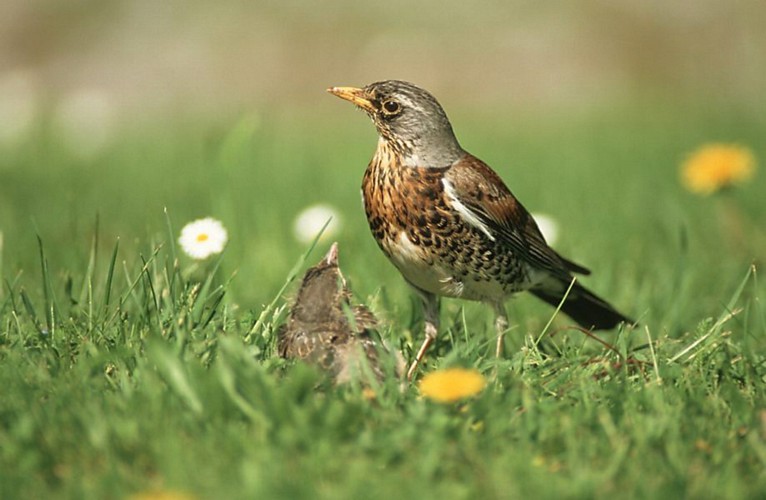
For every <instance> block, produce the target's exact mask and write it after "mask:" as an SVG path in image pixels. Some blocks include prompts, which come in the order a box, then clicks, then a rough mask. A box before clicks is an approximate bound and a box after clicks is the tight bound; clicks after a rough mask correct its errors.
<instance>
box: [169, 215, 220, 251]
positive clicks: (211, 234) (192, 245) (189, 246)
mask: <svg viewBox="0 0 766 500" xmlns="http://www.w3.org/2000/svg"><path fill="white" fill-rule="evenodd" d="M226 241H227V234H226V229H225V228H224V227H223V224H221V222H220V221H217V220H215V219H213V218H212V217H207V218H205V219H198V220H195V221H192V222H190V223H188V224H186V225H185V226H184V228H183V229H182V230H181V237H180V238H178V243H179V244H180V245H181V248H182V249H183V251H184V252H186V254H187V255H188V256H189V257H191V258H192V259H198V260H201V259H206V258H208V257H210V256H211V255H213V254H216V253H221V252H222V251H223V247H224V246H226Z"/></svg>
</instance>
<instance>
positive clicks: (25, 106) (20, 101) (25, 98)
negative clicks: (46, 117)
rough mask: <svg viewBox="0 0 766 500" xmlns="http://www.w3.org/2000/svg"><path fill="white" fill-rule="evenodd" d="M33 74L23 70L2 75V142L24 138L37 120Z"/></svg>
mask: <svg viewBox="0 0 766 500" xmlns="http://www.w3.org/2000/svg"><path fill="white" fill-rule="evenodd" d="M37 97H38V96H37V89H36V87H35V83H34V78H33V76H32V74H30V73H29V72H27V71H23V70H15V71H9V72H7V73H4V74H3V75H0V144H3V145H12V144H15V143H17V142H19V141H20V140H22V139H23V138H24V136H26V135H27V134H28V133H29V131H30V129H31V128H32V125H33V124H34V121H35V116H36V114H37V108H38V99H37Z"/></svg>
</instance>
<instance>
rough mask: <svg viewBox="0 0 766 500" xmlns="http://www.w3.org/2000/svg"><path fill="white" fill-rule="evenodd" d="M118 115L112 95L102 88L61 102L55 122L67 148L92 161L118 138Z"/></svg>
mask: <svg viewBox="0 0 766 500" xmlns="http://www.w3.org/2000/svg"><path fill="white" fill-rule="evenodd" d="M115 113H116V110H115V108H114V102H113V100H112V99H111V98H110V97H109V94H107V93H106V92H104V91H102V90H98V89H83V90H79V91H77V92H74V93H72V94H70V95H68V96H66V97H65V98H64V99H63V100H62V101H61V102H60V103H59V105H58V107H57V108H56V111H55V115H54V121H55V123H56V126H57V127H58V129H59V133H60V134H61V138H62V140H63V141H64V145H65V146H66V147H67V149H69V150H70V151H71V152H72V153H73V154H75V155H77V156H78V157H80V158H84V159H88V158H93V157H94V156H96V155H98V154H99V153H100V152H101V151H102V150H103V149H104V148H106V147H107V146H108V145H109V144H111V142H112V140H113V139H114V132H115V125H116V121H115V118H116V116H115Z"/></svg>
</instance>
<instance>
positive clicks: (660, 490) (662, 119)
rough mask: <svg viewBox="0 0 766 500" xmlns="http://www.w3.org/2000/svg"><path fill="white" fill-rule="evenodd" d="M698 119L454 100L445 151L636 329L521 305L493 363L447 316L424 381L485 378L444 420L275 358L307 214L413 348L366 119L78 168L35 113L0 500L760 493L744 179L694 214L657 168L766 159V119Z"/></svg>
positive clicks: (238, 136) (341, 112)
mask: <svg viewBox="0 0 766 500" xmlns="http://www.w3.org/2000/svg"><path fill="white" fill-rule="evenodd" d="M341 108H342V107H341ZM695 109H697V108H694V109H691V110H690V109H684V108H683V107H677V108H672V107H671V108H668V107H667V106H662V105H659V104H657V103H655V104H653V105H648V106H646V105H644V106H625V107H623V108H619V109H609V110H604V111H601V112H599V111H594V112H592V113H590V114H588V115H582V116H568V117H565V119H562V117H556V116H547V117H537V118H533V117H531V116H524V115H523V114H522V115H521V116H519V115H516V116H514V119H513V120H508V116H505V115H503V116H500V115H492V116H489V117H488V116H478V115H475V114H473V115H472V114H467V113H463V114H460V112H459V110H458V111H456V113H455V115H454V116H453V118H454V122H455V124H456V131H457V133H458V135H459V137H460V138H461V139H462V142H463V144H464V146H466V147H467V148H468V149H469V150H471V151H473V152H474V153H476V154H478V155H479V156H480V157H482V158H484V159H485V160H486V161H488V163H490V164H491V165H493V166H495V167H496V169H497V170H498V171H499V173H500V174H501V176H502V177H503V178H504V179H505V180H506V181H507V182H508V184H509V185H510V186H511V187H512V189H513V190H514V192H515V193H516V194H517V195H518V196H519V197H520V198H521V199H522V200H523V201H524V203H525V204H526V205H527V206H528V208H530V209H532V210H533V211H544V212H546V213H548V214H551V215H553V216H554V217H556V219H557V220H559V222H560V223H561V232H562V235H561V241H560V243H559V244H558V245H557V248H558V249H559V250H560V251H561V252H562V253H563V254H565V255H568V256H571V257H572V258H573V259H575V260H577V261H579V262H582V263H583V264H585V265H587V266H589V267H591V268H593V270H594V275H593V276H592V277H588V278H587V279H586V281H585V283H586V284H587V285H588V286H589V287H592V288H593V289H594V290H597V291H598V292H600V293H601V294H603V295H605V296H608V297H609V298H610V299H611V300H612V301H613V302H614V303H615V304H617V305H618V306H619V307H620V308H621V309H623V310H625V311H626V312H627V313H628V314H630V315H632V316H635V317H638V318H639V320H640V321H641V326H640V327H639V328H638V329H636V330H632V331H618V332H613V333H603V334H601V335H600V337H601V338H602V339H604V340H606V341H607V342H609V344H611V346H613V348H610V347H605V346H604V345H602V344H600V343H599V342H597V341H595V340H593V339H591V338H589V337H587V336H585V335H583V334H582V333H581V332H579V331H577V330H573V329H567V328H566V326H567V325H568V324H569V322H568V321H567V320H566V318H563V317H557V318H555V319H554V320H553V323H552V324H551V326H550V328H548V329H547V330H546V333H545V335H541V333H542V332H543V331H544V329H545V327H546V324H547V323H548V321H549V320H550V317H551V313H552V310H551V308H549V307H547V306H544V305H541V304H539V303H537V302H535V301H534V300H533V299H531V298H529V297H525V296H520V297H518V298H517V299H514V300H513V301H510V302H509V304H508V306H509V312H510V316H511V318H512V323H513V325H514V326H513V330H512V332H511V334H510V335H509V336H508V337H509V338H508V341H507V357H506V358H504V359H501V360H496V359H494V357H493V356H492V355H491V353H492V352H493V348H494V342H493V339H492V335H491V331H492V329H491V328H492V318H491V314H490V312H489V311H488V309H486V308H484V307H482V306H480V305H476V304H465V303H461V302H457V301H446V302H445V303H444V304H443V308H442V321H443V333H442V336H441V338H440V341H439V342H438V343H437V345H436V347H435V349H434V350H433V351H432V352H431V354H430V356H429V358H428V362H427V365H426V367H425V368H424V370H434V369H436V368H439V367H447V366H467V367H476V368H477V369H479V370H480V371H482V372H483V373H484V374H485V375H486V376H487V377H488V378H489V380H490V383H489V385H488V387H487V388H486V389H485V391H484V392H482V393H481V394H480V395H478V396H477V397H476V398H474V399H471V400H469V401H467V402H465V403H463V404H456V405H445V406H442V405H438V404H435V403H432V402H430V401H427V400H423V399H421V398H419V397H418V391H417V388H416V387H414V386H413V387H409V388H407V389H406V390H405V391H404V392H401V391H400V390H399V384H398V382H397V381H396V380H394V379H391V380H388V381H386V383H385V384H384V385H383V386H382V387H380V388H379V389H378V391H377V398H376V399H375V400H372V401H371V400H369V399H366V398H364V397H363V396H362V393H361V388H360V387H357V386H352V387H345V388H332V387H329V386H328V385H327V383H326V382H325V381H323V379H322V377H321V375H320V374H318V373H316V372H315V371H313V370H312V369H311V368H309V367H306V366H303V365H300V364H291V363H286V362H284V361H282V360H280V359H278V358H276V357H275V354H274V331H275V328H276V327H277V326H278V325H279V324H280V323H281V322H282V321H283V320H284V317H285V313H286V310H285V305H286V304H287V303H289V296H290V291H291V290H293V289H294V283H293V284H288V286H287V288H286V291H287V293H286V296H285V294H283V293H282V292H281V290H282V289H283V286H284V285H285V284H286V283H287V282H289V278H290V277H291V276H292V275H293V274H294V273H293V272H291V269H294V268H295V272H297V273H298V274H300V273H301V272H302V270H303V269H304V268H305V267H306V265H308V264H309V263H313V261H315V260H316V259H318V258H319V257H320V254H321V253H322V252H323V251H324V249H325V246H326V245H327V242H323V243H321V244H320V245H319V248H317V249H316V250H315V251H314V252H313V253H311V254H310V256H308V257H307V259H306V261H304V260H303V258H304V256H305V255H306V252H307V250H308V249H307V248H306V247H304V246H302V245H298V244H296V243H294V242H293V240H292V236H291V227H290V225H291V221H292V219H293V217H294V216H295V214H296V213H297V212H298V211H299V210H300V209H301V208H302V207H304V206H305V205H307V204H309V203H311V202H314V201H327V202H330V203H332V204H333V205H335V206H336V207H338V209H339V210H340V212H341V214H342V215H343V218H344V220H343V229H342V231H341V233H340V234H339V235H338V236H337V238H338V240H339V242H340V259H341V265H342V267H343V269H344V272H345V274H346V275H347V276H348V277H349V278H350V280H351V284H352V287H353V288H354V290H355V292H356V294H357V296H358V297H359V298H360V300H363V301H365V302H367V303H368V304H370V305H371V306H372V307H373V309H375V311H376V312H377V313H378V314H379V316H381V317H382V318H384V319H385V326H384V327H383V328H382V335H383V336H384V337H387V338H389V339H392V340H393V341H394V342H395V343H397V342H398V343H399V345H401V346H402V347H403V349H404V350H405V353H406V354H407V355H411V350H412V348H413V345H415V347H416V346H417V344H418V342H419V340H420V328H421V326H420V320H419V312H418V310H417V307H414V305H415V303H414V301H413V299H412V297H411V295H410V294H409V292H408V290H407V289H406V287H405V285H404V283H403V282H402V280H401V279H400V278H399V277H398V276H397V275H396V273H394V272H392V268H391V267H390V265H389V264H387V263H386V261H385V258H384V257H383V256H382V255H381V254H380V252H379V250H378V249H377V248H376V247H375V244H374V242H373V241H372V239H371V238H370V237H369V234H368V230H367V228H366V226H365V224H366V222H365V221H364V219H363V214H362V211H361V209H360V208H359V200H358V186H359V182H360V179H361V173H362V169H363V167H364V164H365V162H366V161H367V159H368V158H369V156H370V155H371V152H372V148H373V145H374V140H375V139H374V134H373V132H372V128H371V127H369V126H367V127H364V125H367V124H366V123H365V122H364V118H363V117H362V116H361V115H358V114H353V113H351V111H350V110H348V109H336V108H333V113H330V117H328V116H327V114H326V113H325V114H321V115H317V116H315V117H314V118H310V119H308V120H306V119H298V117H296V116H294V115H291V114H289V113H285V114H281V113H280V114H278V113H272V114H268V113H267V114H266V115H264V116H262V117H261V118H260V119H259V120H258V122H256V121H254V120H253V118H252V117H245V118H243V119H242V120H239V121H235V122H231V123H225V124H222V125H220V126H212V125H211V126H204V125H199V124H200V123H205V122H204V120H196V121H193V122H191V123H196V124H197V125H184V126H178V127H163V128H157V129H156V130H151V131H150V132H129V131H126V132H125V133H124V134H123V135H122V136H121V137H120V139H119V141H117V142H116V143H115V144H114V145H113V146H112V147H111V148H110V149H109V150H108V151H106V152H104V153H103V155H101V156H100V157H98V158H96V159H90V160H78V159H76V157H74V156H72V155H70V154H69V153H68V152H67V150H66V149H65V148H64V147H63V146H62V145H61V144H60V143H59V142H58V140H57V138H56V137H55V136H54V135H53V134H51V133H50V132H48V131H47V129H46V127H45V125H44V124H41V126H40V128H39V130H38V132H37V135H36V136H35V137H33V138H31V139H30V141H29V142H28V143H26V144H22V145H19V146H18V147H16V148H15V149H13V150H9V151H6V154H3V155H2V157H1V158H0V179H1V180H2V182H0V230H2V232H3V241H4V247H3V250H2V251H3V254H2V255H0V265H2V267H1V268H0V270H1V271H2V275H3V278H4V286H3V290H2V292H1V293H0V386H1V387H2V390H0V497H2V498H43V497H57V498H124V497H126V496H129V495H131V494H134V493H136V492H141V491H144V492H145V491H180V492H187V493H189V494H193V495H194V496H196V497H199V498H253V497H270V498H317V497H318V498H337V497H346V498H354V497H362V496H363V497H367V498H389V497H391V496H393V495H398V496H402V497H416V496H422V497H427V498H428V497H442V496H443V497H449V498H496V497H502V498H515V497H529V496H534V497H542V498H552V497H607V496H614V495H615V494H619V495H623V496H627V497H634V498H644V497H652V498H656V497H660V498H662V497H665V498H675V497H678V496H681V495H683V496H688V497H728V498H747V497H761V496H763V494H764V492H765V491H766V476H764V474H763V470H764V466H766V396H765V395H766V390H765V389H766V378H765V377H766V365H765V364H764V363H765V362H766V356H765V355H766V337H765V336H764V334H766V328H765V326H766V311H765V310H764V306H763V299H764V297H766V293H764V292H765V291H766V288H765V287H764V284H763V280H762V278H761V277H760V274H759V272H760V270H759V267H758V264H759V262H761V261H762V259H763V257H764V251H763V249H764V248H766V246H764V245H763V242H764V232H763V229H762V228H763V227H766V219H765V218H764V213H766V211H765V210H764V202H763V199H762V193H763V192H764V188H766V185H765V183H764V176H763V175H761V176H760V177H758V178H756V179H755V180H754V181H753V182H752V183H751V184H749V185H747V186H744V187H742V188H741V189H739V190H736V191H732V192H729V193H724V194H722V195H721V196H717V197H713V198H698V197H695V196H693V195H691V194H689V193H686V192H684V191H683V190H682V188H681V187H679V185H678V182H677V170H676V169H677V165H678V163H679V161H680V160H681V159H682V158H683V155H684V154H685V153H686V152H688V151H689V150H691V149H693V148H695V147H696V146H698V145H699V144H701V143H704V142H708V141H713V140H729V141H737V142H742V143H744V144H748V145H750V146H751V147H753V148H754V151H755V154H756V156H757V157H759V158H761V159H763V158H766V150H764V149H763V142H762V141H760V138H762V137H763V136H764V134H765V133H766V122H764V121H763V120H762V119H760V118H758V117H759V116H762V114H760V115H759V113H758V112H757V110H746V111H741V110H723V111H722V110H703V111H695ZM699 109H702V108H699ZM312 116H314V115H312ZM320 116H321V117H322V119H321V120H320ZM327 120H332V121H331V122H329V123H328V122H327ZM509 122H510V123H509ZM185 123H188V122H185ZM257 123H260V125H257ZM477 123H482V124H485V126H484V127H481V128H478V127H475V124H477ZM759 141H760V142H759ZM759 148H760V149H759ZM205 215H212V216H214V217H217V218H219V219H221V220H223V222H224V224H225V225H226V226H227V228H228V229H229V232H230V235H231V243H230V245H229V247H228V248H227V250H226V251H225V252H224V254H223V255H222V256H220V258H217V259H212V261H210V262H203V263H193V262H191V261H190V260H188V259H187V258H186V257H184V256H183V255H180V254H179V250H178V249H177V248H175V245H174V240H175V239H176V238H177V233H178V230H179V229H180V227H181V226H182V225H183V224H184V223H185V222H187V221H189V220H191V219H192V218H195V217H199V216H205ZM296 264H298V267H295V266H296Z"/></svg>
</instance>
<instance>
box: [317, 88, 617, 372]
mask: <svg viewBox="0 0 766 500" xmlns="http://www.w3.org/2000/svg"><path fill="white" fill-rule="evenodd" d="M327 90H328V92H330V93H332V94H334V95H336V96H338V97H340V98H341V99H345V100H347V101H350V102H352V103H353V104H355V105H356V106H358V107H359V108H361V109H362V110H363V111H364V112H365V113H367V115H368V116H369V117H370V118H371V119H372V122H373V123H374V124H375V128H376V129H377V132H378V135H379V140H378V145H377V149H376V150H375V155H374V156H373V158H372V161H370V163H369V166H368V167H367V170H366V171H365V173H364V178H363V181H362V196H363V198H364V208H365V211H366V213H367V221H368V222H369V225H370V229H371V231H372V234H373V236H374V237H375V240H376V241H377V243H378V245H379V246H380V248H381V249H382V250H383V252H384V253H385V254H386V256H387V257H388V258H389V259H390V260H391V262H392V263H393V264H394V265H395V266H396V268H397V269H398V270H399V271H400V272H401V274H402V275H403V276H404V279H405V280H406V281H407V282H408V283H409V284H410V285H411V286H412V287H413V288H414V289H415V291H417V292H418V294H419V295H420V297H421V299H422V301H423V308H424V318H425V339H424V341H423V344H422V345H421V346H420V349H418V352H417V354H416V356H415V360H414V361H413V362H412V364H411V366H410V368H409V370H408V372H407V376H408V377H409V378H411V377H412V376H413V374H414V373H415V371H416V369H417V367H418V364H419V363H420V361H421V360H422V359H423V356H424V355H425V353H426V351H427V349H428V347H429V346H430V345H431V343H432V342H433V341H434V339H435V338H436V336H437V333H438V329H439V297H442V296H444V297H456V298H461V299H467V300H475V301H481V302H485V303H487V304H489V305H490V306H492V308H493V309H494V311H495V329H496V332H497V344H496V353H497V355H500V354H501V352H502V345H503V335H504V333H505V331H506V330H507V328H508V320H507V316H506V311H505V300H506V299H507V298H508V297H509V296H511V295H512V294H514V293H516V292H520V291H523V290H528V291H530V292H532V293H533V294H534V295H536V296H537V297H539V298H540V299H542V300H544V301H545V302H548V303H549V304H551V305H553V306H558V305H559V304H560V303H561V302H562V300H563V299H564V297H565V295H566V300H565V301H564V302H563V304H562V305H561V309H562V310H563V311H564V312H565V313H566V314H568V315H569V316H570V317H571V318H572V319H574V320H575V321H576V322H577V323H579V324H580V325H581V326H583V327H584V328H587V329H594V330H599V329H609V328H614V327H615V326H617V325H618V324H619V323H620V322H626V323H632V320H630V319H629V318H628V317H626V316H624V315H623V314H621V313H620V312H618V311H617V310H616V309H615V308H614V307H612V306H611V305H610V304H609V303H607V302H606V301H605V300H603V299H602V298H600V297H598V296H597V295H595V294H594V293H592V292H591V291H589V290H587V289H586V288H585V287H583V286H582V285H580V284H579V283H577V282H576V281H575V280H574V279H573V274H574V273H578V274H589V273H590V271H588V269H586V268H585V267H583V266H580V265H579V264H575V263H574V262H572V261H570V260H567V259H566V258H564V257H562V256H561V255H559V254H558V253H557V252H556V251H555V250H553V249H552V248H551V247H549V246H548V244H547V243H546V241H545V238H544V237H543V235H542V233H541V232H540V230H539V229H538V227H537V224H536V223H535V221H534V219H533V218H532V216H531V215H530V214H529V212H528V211H527V210H526V209H525V208H524V207H523V206H522V205H521V203H520V202H519V201H518V200H517V199H516V197H515V196H514V195H513V194H512V193H511V191H510V190H509V189H508V188H507V187H506V185H505V184H504V183H503V181H502V179H500V177H499V176H498V175H497V174H496V173H495V172H494V171H493V170H492V169H491V168H490V167H489V166H487V164H485V163H484V162H483V161H481V160H480V159H478V158H476V157H475V156H473V155H471V154H470V153H468V152H466V151H465V150H464V149H463V148H462V147H460V144H459V143H458V141H457V139H456V138H455V134H454V132H453V131H452V125H451V124H450V121H449V119H448V118H447V115H446V113H445V112H444V110H443V109H442V107H441V105H440V104H439V102H438V101H437V100H436V99H435V98H434V97H433V96H432V95H431V94H430V93H428V92H427V91H425V90H423V89H422V88H419V87H417V86H415V85H413V84H411V83H408V82H404V81H399V80H386V81H381V82H375V83H372V84H370V85H367V86H366V87H363V88H355V87H331V88H329V89H327ZM567 291H569V293H568V294H567Z"/></svg>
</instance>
